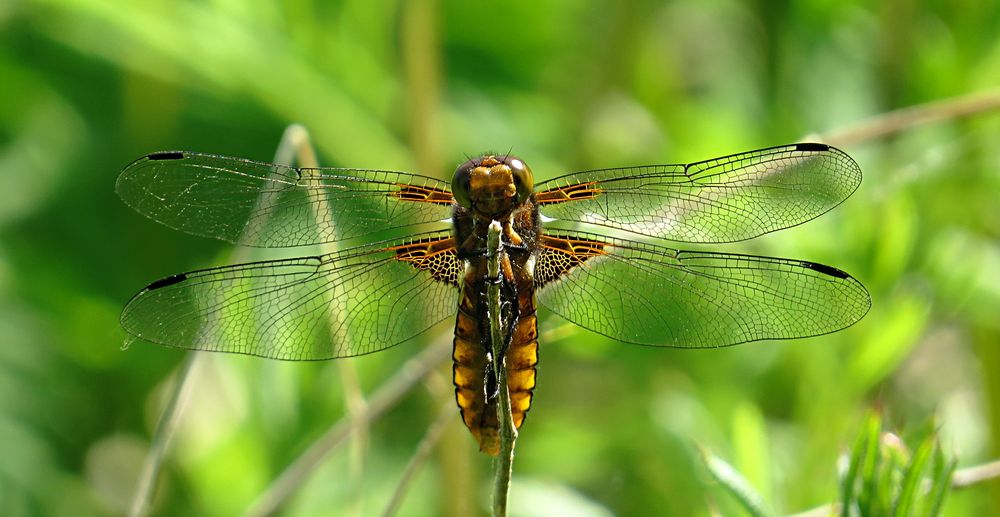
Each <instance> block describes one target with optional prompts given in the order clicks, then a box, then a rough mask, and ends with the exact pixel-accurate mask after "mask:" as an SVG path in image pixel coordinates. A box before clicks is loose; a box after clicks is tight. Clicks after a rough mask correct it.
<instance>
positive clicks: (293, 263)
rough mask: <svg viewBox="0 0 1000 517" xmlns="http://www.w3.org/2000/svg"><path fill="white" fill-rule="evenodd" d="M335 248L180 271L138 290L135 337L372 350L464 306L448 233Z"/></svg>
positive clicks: (208, 346) (204, 345)
mask: <svg viewBox="0 0 1000 517" xmlns="http://www.w3.org/2000/svg"><path fill="white" fill-rule="evenodd" d="M420 237H421V238H418V239H416V240H411V241H408V242H402V243H393V242H388V241H387V242H382V243H376V244H372V245H367V246H362V247H358V248H353V249H345V250H342V251H337V252H334V253H330V254H327V255H319V256H314V257H303V258H295V259H287V260H273V261H265V262H253V263H248V264H239V265H233V266H225V267H219V268H213V269H205V270H200V271H192V272H190V273H183V274H180V275H174V276H171V277H167V278H164V279H162V280H158V281H156V282H153V283H152V284H150V285H149V286H148V287H146V288H145V289H143V290H142V291H140V292H139V293H138V294H136V295H135V296H134V297H133V298H132V300H131V301H130V302H129V303H128V305H127V306H126V307H125V310H124V311H123V312H122V315H121V324H122V327H124V328H125V330H126V331H127V332H128V333H129V334H131V335H133V336H135V337H136V338H139V339H142V340H145V341H150V342H153V343H158V344H161V345H166V346H172V347H179V348H187V349H194V350H210V351H219V352H233V353H239V354H247V355H255V356H263V357H270V358H275V359H286V360H316V359H331V358H336V357H350V356H356V355H362V354H368V353H371V352H376V351H379V350H383V349H385V348H388V347H391V346H393V345H396V344H399V343H400V342H402V341H405V340H407V339H409V338H411V337H413V336H414V335H416V334H418V333H420V332H422V331H424V330H426V329H428V328H429V327H431V326H432V325H434V324H435V323H437V322H439V321H441V320H442V319H444V318H447V317H448V316H451V315H453V314H454V313H455V312H456V307H457V304H456V300H457V298H456V294H457V291H456V288H457V282H458V275H459V274H460V272H461V266H460V261H459V260H458V258H457V255H456V253H455V246H454V241H453V240H452V238H451V236H450V234H449V233H448V232H435V233H431V234H424V235H422V236H420Z"/></svg>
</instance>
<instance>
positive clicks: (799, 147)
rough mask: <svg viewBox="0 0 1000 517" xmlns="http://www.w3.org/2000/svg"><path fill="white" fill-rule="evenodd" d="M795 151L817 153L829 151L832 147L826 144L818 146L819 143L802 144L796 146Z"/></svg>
mask: <svg viewBox="0 0 1000 517" xmlns="http://www.w3.org/2000/svg"><path fill="white" fill-rule="evenodd" d="M795 150H796V151H817V152H823V151H829V150H830V146H828V145H826V144H817V143H813V142H803V143H801V144H795Z"/></svg>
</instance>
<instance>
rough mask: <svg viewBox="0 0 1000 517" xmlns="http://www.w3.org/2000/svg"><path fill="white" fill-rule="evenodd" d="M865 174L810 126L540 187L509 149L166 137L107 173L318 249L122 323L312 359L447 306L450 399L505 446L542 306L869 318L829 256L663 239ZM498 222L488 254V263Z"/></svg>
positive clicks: (195, 277) (794, 202)
mask: <svg viewBox="0 0 1000 517" xmlns="http://www.w3.org/2000/svg"><path fill="white" fill-rule="evenodd" d="M861 176H862V175H861V169H860V168H859V166H858V165H857V163H856V162H855V161H854V160H853V159H851V158H850V156H848V155H847V154H846V153H844V152H843V151H841V150H839V149H837V148H834V147H831V146H828V145H825V144H819V143H797V144H790V145H783V146H778V147H771V148H766V149H759V150H755V151H749V152H743V153H738V154H733V155H729V156H724V157H720V158H714V159H710V160H705V161H699V162H694V163H686V164H668V165H642V166H635V167H619V168H608V169H596V170H588V171H582V172H574V173H571V174H567V175H564V176H560V177H556V178H554V179H550V180H548V181H543V182H540V183H538V184H535V183H534V180H533V173H532V171H531V169H530V168H529V167H528V165H527V164H526V163H525V162H524V161H523V160H521V159H520V158H517V157H514V156H511V155H510V154H484V155H482V156H478V157H475V158H472V159H469V160H468V161H466V162H464V163H462V164H461V165H459V166H458V168H457V170H456V171H455V174H454V175H453V177H452V181H451V182H450V184H449V183H447V182H445V181H441V180H439V179H435V178H432V177H428V176H420V175H416V174H409V173H404V172H395V171H384V170H370V169H352V168H332V167H329V168H328V167H318V168H304V167H291V166H285V165H275V164H270V163H263V162H257V161H251V160H245V159H240V158H230V157H224V156H215V155H210V154H200V153H195V152H187V151H166V152H157V153H153V154H149V155H147V156H145V157H142V158H140V159H138V160H136V161H135V162H133V163H132V164H130V165H128V166H127V167H126V168H125V169H124V170H123V171H122V173H121V175H120V176H119V178H118V181H117V184H116V190H117V192H118V194H119V196H120V197H121V198H122V199H123V200H124V201H125V203H127V204H128V205H130V206H131V207H132V208H134V209H135V210H137V211H138V212H139V213H141V214H143V215H145V216H147V217H149V218H151V219H153V220H155V221H158V222H160V223H162V224H164V225H166V226H168V227H171V228H174V229H177V230H180V231H184V232H187V233H190V234H194V235H199V236H204V237H210V238H215V239H220V240H222V241H226V242H230V243H233V244H237V245H243V246H253V247H265V248H284V247H296V246H309V245H312V246H316V245H325V246H328V248H326V249H323V248H320V249H321V251H322V252H320V253H316V254H313V255H310V256H303V257H298V258H288V259H279V260H264V261H256V262H249V263H244V264H235V265H227V266H222V267H213V268H209V269H199V270H196V271H189V272H186V273H180V274H175V275H172V276H168V277H165V278H162V279H160V280H156V281H155V282H152V283H151V284H149V285H148V286H146V287H145V288H144V289H142V290H141V291H139V292H138V293H137V294H136V295H135V296H134V297H133V298H132V299H131V300H130V301H129V302H128V304H127V305H126V306H125V308H124V310H123V312H122V315H121V325H122V327H123V328H124V329H125V331H126V332H127V333H128V334H130V335H131V336H133V337H135V338H138V339H140V340H143V341H148V342H152V343H156V344H160V345H165V346H168V347H177V348H182V349H191V350H205V351H217V352H230V353H236V354H244V355H251V356H261V357H267V358H273V359H282V360H289V361H311V360H324V359H334V358H344V357H352V356H360V355H364V354H370V353H373V352H377V351H380V350H385V349H387V348H389V347H392V346H395V345H398V344H400V343H403V342H404V341H407V340H409V339H411V338H413V337H414V336H416V335H417V334H419V333H421V332H423V331H425V330H427V329H429V328H430V327H432V326H434V325H436V324H437V323H439V322H441V321H443V320H445V319H449V318H451V319H453V320H454V322H455V324H454V341H453V360H454V366H453V377H454V379H453V380H454V385H455V398H456V402H457V405H458V407H459V410H460V413H461V416H462V419H463V421H464V423H465V425H466V426H467V427H468V428H469V430H470V431H471V433H472V435H473V436H474V437H475V439H476V440H477V442H478V444H479V446H480V449H481V450H482V451H483V452H485V453H487V454H492V455H495V454H497V453H498V450H499V445H498V427H499V424H498V417H497V403H498V396H497V393H498V390H499V389H501V388H503V386H499V382H500V381H499V379H500V378H501V377H500V376H499V375H498V365H501V364H502V365H505V366H506V370H507V372H508V374H507V385H506V388H507V389H508V391H509V394H510V397H509V399H510V405H511V414H512V417H513V422H514V425H515V427H517V428H520V427H521V425H522V423H523V422H524V419H525V416H526V415H527V413H528V410H529V409H530V407H531V401H532V397H533V395H534V390H535V382H536V376H537V364H538V323H537V307H538V305H539V304H540V305H541V306H542V307H545V308H547V309H548V310H549V311H550V312H552V313H553V314H556V315H558V316H561V317H562V318H564V319H566V320H568V321H570V322H572V323H575V324H576V325H579V326H580V327H583V328H585V329H587V330H590V331H592V332H595V333H597V334H601V335H604V336H607V337H609V338H611V339H614V340H618V341H621V342H625V343H632V344H637V345H647V346H654V347H676V348H712V347H723V346H729V345H735V344H740V343H746V342H751V341H759V340H781V339H793V338H802V337H810V336H817V335H822V334H827V333H831V332H835V331H838V330H841V329H844V328H846V327H848V326H850V325H852V324H854V323H855V322H857V321H859V320H860V319H861V318H862V317H863V316H864V315H865V314H866V313H867V311H868V309H869V307H870V306H871V299H870V297H869V294H868V292H867V291H866V289H865V287H864V286H863V285H862V284H861V283H860V282H859V281H858V280H856V279H855V278H853V277H852V276H850V275H849V274H847V273H845V272H844V271H842V270H840V269H837V268H835V267H832V266H828V265H823V264H819V263H815V262H810V261H806V260H797V259H786V258H775V257H766V256H756V255H748V254H738V253H723V252H716V251H705V250H699V249H687V250H685V249H677V248H673V247H669V246H666V245H665V244H667V243H665V242H663V241H678V242H688V243H729V242H736V241H742V240H746V239H750V238H753V237H757V236H759V235H762V234H766V233H769V232H773V231H777V230H781V229H784V228H788V227H791V226H795V225H798V224H800V223H804V222H806V221H809V220H811V219H813V218H815V217H817V216H819V215H821V214H823V213H825V212H827V211H829V210H831V209H832V208H834V207H835V206H837V205H838V204H840V203H841V202H843V201H844V200H845V199H847V198H848V197H849V196H850V195H851V194H852V193H853V192H854V191H855V190H856V189H857V188H858V186H859V185H860V183H861ZM494 222H496V223H499V224H500V226H501V242H500V247H499V258H498V260H499V264H500V268H499V273H498V274H497V275H496V276H494V277H491V276H490V275H489V274H488V273H487V256H486V252H485V249H486V244H485V239H486V234H487V228H488V227H489V226H490V224H494ZM390 234H391V235H390ZM334 246H338V247H334ZM497 283H499V285H500V298H501V305H500V307H501V311H500V312H501V314H500V317H499V321H500V322H501V327H502V328H501V333H500V334H501V336H502V339H503V343H502V347H501V348H500V350H501V354H500V357H493V354H492V353H491V342H492V341H491V334H490V327H489V324H488V316H489V315H488V314H487V306H488V303H487V295H486V293H487V289H488V288H489V286H490V285H494V286H495V285H496V284H497Z"/></svg>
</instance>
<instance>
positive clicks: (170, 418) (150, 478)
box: [128, 352, 200, 517]
mask: <svg viewBox="0 0 1000 517" xmlns="http://www.w3.org/2000/svg"><path fill="white" fill-rule="evenodd" d="M199 355H200V353H198V352H188V353H187V354H186V355H185V356H184V362H183V363H182V364H181V369H180V370H178V372H177V374H176V376H175V378H174V387H173V390H172V391H171V392H170V400H168V401H167V405H166V407H164V408H163V413H161V414H160V421H159V422H157V424H156V430H155V431H153V441H152V443H151V444H150V447H149V453H148V454H147V455H146V459H145V461H144V462H143V465H142V472H141V473H140V474H139V482H138V483H137V485H136V489H135V495H134V496H133V498H132V505H131V506H130V507H129V512H128V515H129V516H130V517H139V516H144V515H147V514H148V513H149V504H150V502H151V501H152V499H153V492H154V489H155V487H156V481H157V480H158V479H159V477H160V467H161V466H162V465H163V458H164V456H166V452H167V449H168V448H169V446H170V441H171V439H172V438H173V436H174V430H175V429H177V422H178V421H179V420H180V415H181V413H182V410H183V408H184V404H185V402H186V401H187V398H188V395H189V394H190V392H191V385H192V383H191V382H190V379H191V376H190V374H191V371H192V370H193V368H194V365H195V362H197V359H198V357H199Z"/></svg>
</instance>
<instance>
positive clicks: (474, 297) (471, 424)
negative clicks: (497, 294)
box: [452, 268, 538, 456]
mask: <svg viewBox="0 0 1000 517" xmlns="http://www.w3.org/2000/svg"><path fill="white" fill-rule="evenodd" d="M469 269H472V268H469ZM473 278H474V272H471V271H467V272H466V280H467V282H466V284H465V286H466V288H463V289H462V294H461V296H460V298H459V304H458V318H457V319H456V321H455V341H454V349H453V351H452V358H453V359H454V361H455V365H454V367H453V372H454V382H455V399H456V401H457V402H458V407H459V409H461V411H462V420H464V421H465V425H466V427H468V428H469V430H470V431H471V432H472V435H473V436H475V437H476V440H477V441H478V442H479V448H480V450H482V451H483V452H485V453H487V454H490V455H494V456H495V455H497V454H499V452H500V444H499V434H498V433H499V426H498V423H497V407H496V403H497V400H498V399H497V397H495V396H494V395H495V393H489V394H487V390H488V388H489V389H493V388H494V387H493V386H487V385H486V384H487V382H488V379H487V373H488V372H487V368H488V366H489V361H488V357H489V353H490V337H489V325H488V324H487V323H486V321H487V320H486V318H485V315H486V310H485V307H486V303H487V301H486V297H485V295H483V294H482V293H483V292H484V290H483V289H480V288H478V287H480V286H481V285H482V282H483V280H482V279H481V278H479V279H475V280H473ZM529 280H530V279H529ZM515 283H516V284H518V286H519V288H518V289H517V298H518V301H517V306H518V317H517V322H516V324H515V325H514V327H513V331H512V335H511V339H510V345H509V347H508V349H507V353H506V363H507V386H508V389H509V391H510V405H511V414H512V417H513V420H514V426H515V427H517V428H520V427H521V424H522V423H523V422H524V417H525V415H527V413H528V409H530V407H531V397H532V392H533V390H534V389H535V373H536V369H535V368H536V365H537V364H538V321H537V319H536V317H535V292H534V287H533V284H532V283H531V282H530V281H526V282H515ZM493 391H495V389H494V390H493Z"/></svg>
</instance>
